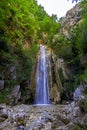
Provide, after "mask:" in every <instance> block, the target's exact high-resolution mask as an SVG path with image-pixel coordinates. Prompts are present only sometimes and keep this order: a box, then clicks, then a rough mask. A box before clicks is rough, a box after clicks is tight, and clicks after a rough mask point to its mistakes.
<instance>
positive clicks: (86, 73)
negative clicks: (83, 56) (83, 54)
mask: <svg viewBox="0 0 87 130" xmlns="http://www.w3.org/2000/svg"><path fill="white" fill-rule="evenodd" d="M79 79H80V81H85V80H86V79H87V68H86V69H85V70H84V71H83V74H80V75H79Z"/></svg>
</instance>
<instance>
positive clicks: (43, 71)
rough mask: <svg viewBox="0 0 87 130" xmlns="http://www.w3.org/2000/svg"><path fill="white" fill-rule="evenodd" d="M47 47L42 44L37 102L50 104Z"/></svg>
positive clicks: (38, 68)
mask: <svg viewBox="0 0 87 130" xmlns="http://www.w3.org/2000/svg"><path fill="white" fill-rule="evenodd" d="M46 62H47V60H46V48H45V46H43V45H40V52H39V59H38V65H37V84H36V96H35V104H37V105H38V104H49V86H48V72H47V63H46Z"/></svg>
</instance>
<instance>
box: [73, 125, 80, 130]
mask: <svg viewBox="0 0 87 130" xmlns="http://www.w3.org/2000/svg"><path fill="white" fill-rule="evenodd" d="M72 130H80V127H79V126H78V125H74V126H73V127H72Z"/></svg>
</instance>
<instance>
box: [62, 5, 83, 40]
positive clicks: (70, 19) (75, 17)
mask: <svg viewBox="0 0 87 130" xmlns="http://www.w3.org/2000/svg"><path fill="white" fill-rule="evenodd" d="M80 12H81V8H80V6H79V4H77V5H76V6H75V7H74V8H72V9H71V10H69V11H68V12H67V14H66V16H65V17H64V18H63V19H62V26H61V31H60V32H61V33H63V34H64V35H65V36H66V37H68V38H69V37H70V34H69V31H70V30H71V28H72V27H74V26H75V25H76V24H78V23H79V22H80V20H81V15H80Z"/></svg>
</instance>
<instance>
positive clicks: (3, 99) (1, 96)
mask: <svg viewBox="0 0 87 130" xmlns="http://www.w3.org/2000/svg"><path fill="white" fill-rule="evenodd" d="M11 91H12V87H8V88H5V89H3V90H2V91H1V92H0V103H6V104H8V103H9V100H8V95H9V93H10V92H11Z"/></svg>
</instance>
